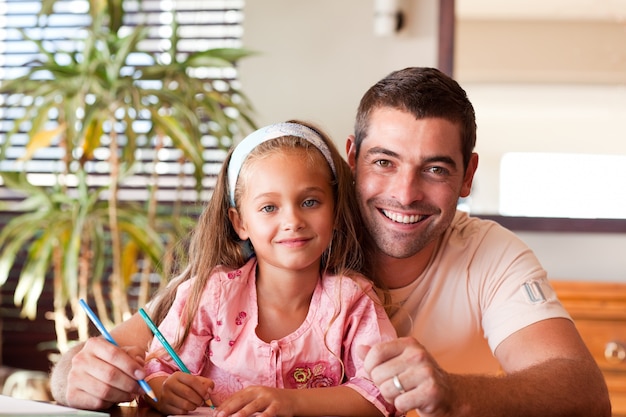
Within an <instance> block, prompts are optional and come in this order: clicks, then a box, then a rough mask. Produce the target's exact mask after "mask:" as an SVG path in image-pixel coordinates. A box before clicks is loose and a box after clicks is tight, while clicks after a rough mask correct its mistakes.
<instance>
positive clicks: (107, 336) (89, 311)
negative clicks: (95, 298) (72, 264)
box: [78, 298, 157, 402]
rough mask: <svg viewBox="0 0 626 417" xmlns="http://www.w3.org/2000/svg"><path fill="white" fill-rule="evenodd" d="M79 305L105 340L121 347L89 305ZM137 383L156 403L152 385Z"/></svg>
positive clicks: (80, 301)
mask: <svg viewBox="0 0 626 417" xmlns="http://www.w3.org/2000/svg"><path fill="white" fill-rule="evenodd" d="M78 303H79V304H80V306H81V307H82V308H83V310H85V313H87V317H89V320H91V322H92V323H93V324H94V325H95V326H96V328H97V329H98V330H99V331H100V333H101V334H102V336H104V338H105V339H106V340H107V341H108V342H109V343H111V344H113V345H115V346H119V345H118V344H117V342H116V341H115V339H113V336H111V333H109V332H108V331H107V329H106V328H105V327H104V324H102V322H101V321H100V319H99V318H98V316H96V313H94V312H93V310H92V309H91V308H90V307H89V305H87V303H86V302H85V300H83V299H82V298H81V299H80V300H78ZM137 382H138V383H139V386H141V388H142V389H143V390H144V391H145V393H146V394H148V396H149V397H150V398H152V400H153V401H155V402H156V401H157V397H156V395H154V391H152V388H150V385H148V383H147V382H146V381H145V380H143V379H140V380H139V381H137Z"/></svg>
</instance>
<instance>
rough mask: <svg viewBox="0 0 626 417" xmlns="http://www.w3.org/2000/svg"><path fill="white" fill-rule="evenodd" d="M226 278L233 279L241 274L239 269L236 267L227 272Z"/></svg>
mask: <svg viewBox="0 0 626 417" xmlns="http://www.w3.org/2000/svg"><path fill="white" fill-rule="evenodd" d="M227 276H228V279H235V278H239V277H240V276H241V270H240V269H238V270H236V271H231V272H229V273H228V274H227Z"/></svg>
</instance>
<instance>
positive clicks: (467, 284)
mask: <svg viewBox="0 0 626 417" xmlns="http://www.w3.org/2000/svg"><path fill="white" fill-rule="evenodd" d="M391 298H392V301H393V304H394V306H395V308H396V310H395V311H393V312H392V314H391V321H392V323H393V325H394V326H395V328H396V330H397V331H398V335H399V336H407V335H412V336H413V337H415V338H416V339H417V340H418V341H419V342H420V343H421V344H422V345H424V346H425V347H426V349H427V350H428V351H429V352H430V353H431V354H432V355H433V357H434V358H435V360H436V361H437V362H438V363H439V365H441V366H442V367H443V368H444V369H445V370H446V371H448V372H454V373H496V372H498V371H499V369H500V368H499V364H498V362H497V360H496V358H495V357H494V356H493V353H492V352H494V351H495V349H496V348H497V347H498V345H499V344H500V342H502V341H503V340H504V339H506V338H507V337H508V336H509V335H511V334H513V333H514V332H516V331H517V330H520V329H522V328H524V327H526V326H528V325H530V324H533V323H536V322H538V321H541V320H545V319H548V318H555V317H565V318H570V316H569V314H568V313H567V311H566V310H565V309H564V308H563V306H562V305H561V303H560V302H559V301H558V299H557V297H556V294H555V292H554V290H553V289H552V287H551V286H550V283H549V282H548V279H547V274H546V271H545V270H544V269H543V268H542V267H541V265H540V264H539V261H538V260H537V258H536V257H535V255H534V254H533V252H532V251H531V250H530V249H529V248H528V246H527V245H526V244H525V243H523V242H522V241H521V240H520V239H519V238H518V237H517V236H515V234H513V233H512V232H511V231H509V230H507V229H505V228H503V227H502V226H500V225H499V224H497V223H495V222H493V221H489V220H482V219H478V218H473V217H469V216H468V215H467V213H464V212H462V211H459V212H457V214H456V216H455V218H454V220H453V222H452V224H451V226H450V227H449V228H448V230H447V231H446V233H445V234H444V236H443V238H442V240H441V242H440V244H439V246H438V248H437V250H436V251H435V253H434V254H433V257H432V258H431V260H430V263H429V264H428V266H427V267H426V270H425V271H424V272H423V273H422V274H421V275H420V276H419V277H417V279H416V280H415V281H414V282H413V283H411V284H409V285H408V286H406V287H404V288H399V289H394V290H391ZM570 319H571V318H570Z"/></svg>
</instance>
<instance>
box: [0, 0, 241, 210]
mask: <svg viewBox="0 0 626 417" xmlns="http://www.w3.org/2000/svg"><path fill="white" fill-rule="evenodd" d="M44 3H45V2H44ZM88 3H89V2H88V0H57V1H56V2H55V5H54V13H53V14H52V15H51V16H49V17H45V16H38V14H39V12H40V10H41V6H42V1H41V0H40V1H31V0H4V1H3V0H0V80H9V79H13V78H15V77H18V76H19V75H22V74H24V72H25V71H26V68H25V65H27V64H28V63H29V62H31V61H32V60H33V59H34V58H36V56H37V49H36V47H35V45H33V43H32V42H30V41H26V40H23V38H22V35H21V34H20V32H19V30H20V29H21V30H23V31H24V33H25V34H26V35H28V36H30V37H32V38H35V39H42V40H44V42H47V43H49V44H50V45H54V46H55V47H56V48H63V49H68V48H69V47H71V46H72V43H73V42H75V41H73V39H76V38H79V37H80V35H81V34H84V30H83V29H82V28H83V27H84V26H85V25H87V24H89V23H90V17H89V14H88ZM123 5H124V9H125V16H124V26H123V29H122V30H126V31H128V32H130V31H131V30H132V28H133V27H134V26H136V25H140V24H141V25H146V26H148V27H149V34H148V36H147V38H146V39H145V40H143V41H142V42H141V43H140V45H139V49H141V50H142V51H145V52H149V53H151V54H154V55H155V56H159V57H160V58H162V59H167V55H166V54H164V53H163V54H162V55H160V54H161V53H162V52H163V51H166V50H167V48H168V47H169V46H170V45H169V42H170V36H171V33H172V25H171V23H172V22H173V21H174V20H175V21H176V22H177V24H178V31H177V34H178V36H179V38H180V40H179V43H178V48H179V50H180V51H181V52H183V53H192V52H195V51H201V50H205V49H213V48H221V47H241V46H242V45H241V35H242V30H243V29H242V20H243V11H242V9H243V0H125V1H124V2H123ZM140 58H141V57H140V56H137V57H135V59H137V60H139V59H140ZM141 64H142V63H141V62H133V65H141ZM193 75H194V76H196V77H198V78H201V79H206V80H207V82H211V83H214V84H215V85H218V86H219V83H222V84H224V85H226V84H228V85H232V86H235V87H236V88H238V82H237V76H238V74H237V70H236V68H232V67H231V68H211V67H207V68H202V69H201V70H199V71H197V72H196V73H195V74H193ZM5 99H6V98H5V97H0V143H2V142H3V141H4V140H6V136H7V133H8V132H9V131H11V129H13V127H14V121H15V120H16V119H17V118H19V117H20V116H21V115H23V114H24V111H23V109H22V108H19V107H15V106H12V105H10V103H7V102H6V101H5ZM136 127H137V129H138V130H139V131H141V130H144V131H147V130H148V129H149V126H143V127H142V126H136ZM25 131H26V128H21V129H20V132H19V133H18V134H16V135H14V136H12V137H11V143H10V146H9V147H8V148H7V151H6V158H5V160H4V161H3V162H2V163H1V164H0V170H5V171H21V170H25V171H26V172H28V173H29V181H31V182H32V183H34V184H36V185H50V184H52V183H53V182H54V181H55V179H54V176H53V175H51V173H53V172H58V169H59V167H58V160H59V157H60V156H62V155H61V154H62V149H61V148H59V147H58V146H56V145H55V144H54V142H53V145H52V146H50V147H49V148H47V149H41V150H39V151H38V152H37V153H36V154H35V155H34V157H33V159H32V160H31V161H29V162H27V163H24V162H21V161H18V159H19V158H20V157H21V156H22V155H24V152H25V144H26V143H27V141H28V138H27V137H26V134H25V133H24V132H25ZM122 141H123V138H122ZM202 144H203V147H204V155H203V157H204V160H205V163H204V175H203V189H204V190H207V191H206V192H207V193H208V192H210V190H212V188H213V185H214V181H215V176H216V175H217V172H218V171H219V168H220V166H221V163H222V161H223V159H224V156H225V153H226V151H225V150H224V147H223V146H220V144H221V139H220V138H216V137H212V136H211V135H210V134H206V135H205V136H204V137H203V138H202ZM140 145H141V146H140V147H139V148H138V149H137V150H136V152H135V155H136V158H137V160H138V161H139V163H138V165H137V166H136V169H135V175H133V176H132V177H131V178H128V179H127V180H126V181H125V182H124V184H123V185H122V188H121V190H120V198H122V199H132V200H141V199H143V198H145V197H146V196H147V191H146V184H147V183H148V181H150V180H149V175H150V172H152V171H153V168H154V169H155V170H156V172H158V182H159V200H160V201H170V200H172V199H174V198H177V197H175V196H176V195H177V194H176V189H177V188H178V187H180V186H181V185H182V186H183V187H184V188H185V189H186V190H188V192H187V193H186V194H185V195H186V197H185V199H189V200H195V199H196V194H195V192H194V191H193V189H194V186H195V180H194V177H193V175H191V174H192V170H193V168H192V166H190V164H186V163H183V164H181V163H179V161H178V160H179V156H180V154H179V153H178V152H176V149H174V148H173V147H172V146H171V144H167V143H166V144H165V146H164V147H163V148H162V149H160V150H159V151H158V154H157V151H156V150H155V149H154V146H153V144H152V143H149V141H148V140H147V139H146V140H145V141H144V142H143V143H141V141H140ZM226 145H228V144H226ZM94 158H95V160H94V161H93V162H91V163H90V165H89V168H88V170H89V173H90V184H91V185H101V184H102V182H104V181H106V180H107V175H106V174H107V173H108V164H107V162H106V160H107V149H104V148H103V149H97V150H96V151H95V152H94ZM155 161H156V162H155ZM155 163H156V165H155ZM13 198H18V196H16V195H13V194H12V193H11V192H10V191H9V190H7V189H6V188H0V199H13Z"/></svg>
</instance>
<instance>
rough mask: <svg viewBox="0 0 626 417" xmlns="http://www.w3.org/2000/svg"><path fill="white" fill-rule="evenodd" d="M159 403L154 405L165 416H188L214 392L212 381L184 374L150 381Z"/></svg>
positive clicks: (176, 373)
mask: <svg viewBox="0 0 626 417" xmlns="http://www.w3.org/2000/svg"><path fill="white" fill-rule="evenodd" d="M150 385H151V386H152V389H154V390H155V392H156V394H157V398H158V401H157V402H156V403H152V405H153V406H154V407H155V408H156V409H157V410H159V411H160V412H161V413H163V414H187V413H188V412H190V411H193V410H195V409H196V408H198V407H199V406H201V405H203V404H204V401H205V400H206V399H207V398H209V395H210V394H211V391H212V390H213V386H214V383H213V381H212V380H211V379H209V378H205V377H202V376H197V375H190V374H186V373H184V372H174V373H173V374H171V375H169V376H167V377H163V378H154V379H152V380H150Z"/></svg>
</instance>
